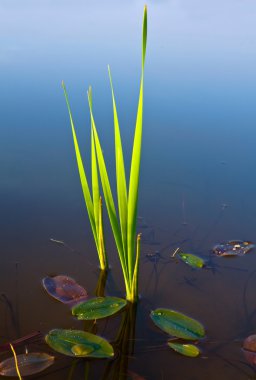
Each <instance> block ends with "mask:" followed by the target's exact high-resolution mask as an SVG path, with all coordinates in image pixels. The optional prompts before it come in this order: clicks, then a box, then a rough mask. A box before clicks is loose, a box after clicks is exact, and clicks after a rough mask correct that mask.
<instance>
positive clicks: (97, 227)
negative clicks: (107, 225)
mask: <svg viewBox="0 0 256 380" xmlns="http://www.w3.org/2000/svg"><path fill="white" fill-rule="evenodd" d="M62 87H63V90H64V95H65V99H66V103H67V107H68V113H69V118H70V124H71V129H72V136H73V141H74V147H75V154H76V160H77V167H78V172H79V176H80V181H81V186H82V190H83V195H84V200H85V205H86V208H87V212H88V216H89V220H90V224H91V229H92V233H93V237H94V241H95V245H96V248H97V252H98V256H99V262H100V269H102V270H106V269H107V268H108V260H107V255H106V249H105V239H104V229H103V218H102V199H101V197H100V192H99V181H98V170H97V162H96V155H95V146H94V138H93V134H91V172H92V196H91V192H90V188H89V185H88V181H87V176H86V172H85V169H84V165H83V161H82V157H81V153H80V148H79V145H78V140H77V136H76V130H75V126H74V121H73V117H72V113H71V108H70V104H69V100H68V95H67V91H66V87H65V84H64V82H63V81H62Z"/></svg>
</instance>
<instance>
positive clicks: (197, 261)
mask: <svg viewBox="0 0 256 380" xmlns="http://www.w3.org/2000/svg"><path fill="white" fill-rule="evenodd" d="M177 255H178V256H179V257H180V258H181V260H182V261H184V263H186V264H188V265H190V266H191V267H192V268H203V267H204V266H205V262H204V260H203V259H201V257H198V256H195V255H192V254H191V253H182V252H180V253H177Z"/></svg>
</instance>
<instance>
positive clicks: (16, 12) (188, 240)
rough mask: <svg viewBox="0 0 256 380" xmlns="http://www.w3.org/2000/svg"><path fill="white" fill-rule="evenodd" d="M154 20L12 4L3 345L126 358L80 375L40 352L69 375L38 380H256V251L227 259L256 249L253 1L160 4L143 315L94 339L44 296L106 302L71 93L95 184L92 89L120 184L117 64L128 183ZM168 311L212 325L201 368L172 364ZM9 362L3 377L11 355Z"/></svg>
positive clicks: (149, 124) (2, 173)
mask: <svg viewBox="0 0 256 380" xmlns="http://www.w3.org/2000/svg"><path fill="white" fill-rule="evenodd" d="M143 5H144V3H143V2H141V1H137V2H135V1H130V2H127V3H126V4H123V2H119V1H114V0H111V1H109V2H107V4H106V2H103V1H98V0H97V1H94V2H93V3H91V2H89V1H79V0H77V1H74V2H73V3H72V4H71V3H70V2H68V1H55V2H54V4H52V2H50V1H41V0H39V1H37V2H36V4H35V3H34V2H32V1H29V0H26V1H22V2H17V1H4V0H2V1H1V4H0V14H1V20H2V21H1V26H0V34H1V40H2V42H1V47H0V84H1V93H0V99H1V132H0V136H1V137H0V237H1V246H0V247H1V248H0V249H1V265H0V294H1V297H0V344H3V343H6V342H9V341H12V340H15V339H18V338H19V337H22V336H25V335H27V334H30V333H31V332H34V331H38V330H39V331H41V332H42V334H43V335H44V334H46V333H47V332H48V331H49V330H50V329H52V328H76V329H83V328H93V329H95V332H97V333H98V334H99V335H102V336H104V337H105V338H107V339H108V340H109V341H110V342H112V343H113V344H114V346H115V348H116V356H115V358H114V360H111V361H107V360H97V361H96V360H80V361H78V362H76V361H75V362H74V360H72V359H71V358H66V357H64V356H61V355H58V354H55V353H53V351H52V350H51V349H50V348H49V347H47V346H46V345H45V344H44V343H43V342H42V341H38V342H34V343H33V344H30V345H29V346H28V349H29V351H45V352H48V353H51V354H53V355H55V356H56V360H55V364H54V365H53V366H51V367H49V369H47V370H46V371H44V372H42V373H41V374H37V375H33V376H31V379H49V380H51V379H56V380H57V379H95V380H96V379H102V380H103V379H105V380H108V379H127V380H128V379H133V380H134V379H147V380H154V379H159V380H165V379H171V378H172V379H183V380H193V379H200V380H201V379H206V378H207V379H209V380H213V379H214V380H215V379H221V380H222V379H223V380H227V379H238V380H240V379H241V380H243V379H254V378H255V371H254V370H253V368H251V367H250V366H249V365H248V364H247V363H246V361H245V358H244V356H243V353H242V351H241V346H242V342H243V340H244V339H245V338H246V337H247V336H248V335H251V334H254V333H255V332H256V300H255V292H254V289H255V286H256V256H255V255H256V250H255V249H254V250H252V251H251V252H249V253H248V254H246V255H245V256H242V257H236V258H225V257H214V256H213V255H212V247H213V246H214V245H215V244H217V243H220V242H225V241H229V240H232V239H241V240H249V241H252V242H254V243H255V242H256V232H255V225H256V199H255V194H256V174H255V166H256V165H255V164H256V158H255V157H256V154H255V141H256V133H255V125H256V107H255V102H256V74H255V73H256V69H255V67H256V27H255V15H256V4H255V2H253V1H251V0H248V1H245V2H244V1H243V2H242V1H238V0H237V1H229V0H225V1H219V0H217V1H215V2H208V3H207V2H204V1H202V0H196V1H194V2H191V1H187V0H184V1H174V0H173V1H168V0H166V1H164V0H163V1H160V2H157V3H156V2H153V1H149V2H148V51H147V60H146V67H145V89H144V92H145V98H144V125H143V128H144V129H143V150H142V163H141V182H140V192H139V210H138V216H139V218H138V231H139V232H141V233H142V252H141V266H140V283H139V284H140V285H139V286H140V302H139V303H138V306H137V310H130V309H128V311H125V312H122V313H120V314H119V315H117V316H114V317H111V318H109V319H107V320H104V321H101V322H99V323H97V325H96V326H87V325H85V324H84V323H83V322H79V321H76V320H75V319H74V318H73V317H72V316H71V313H70V310H69V308H68V307H67V306H65V305H62V304H60V303H58V302H57V301H55V300H53V299H51V298H50V297H49V296H48V295H47V293H46V292H45V290H44V289H43V287H42V284H41V280H42V278H44V277H45V276H48V275H57V274H66V275H68V276H71V277H73V278H75V279H76V280H77V282H78V283H79V284H81V285H82V286H84V287H85V288H86V290H87V291H88V294H89V296H94V295H95V290H96V287H97V283H98V280H99V274H100V271H99V269H98V258H97V253H96V249H95V246H94V242H93V237H92V233H91V230H90V225H89V221H88V217H87V212H86V209H85V205H84V201H83V196H82V192H81V188H80V182H79V176H78V172H77V167H76V161H75V154H74V148H73V142H72V136H71V131H70V126H69V120H68V114H67V109H66V105H65V99H64V96H63V91H62V88H61V80H62V79H64V80H65V83H66V86H67V89H68V93H69V96H70V102H71V106H72V110H73V114H74V119H75V124H76V128H77V133H78V137H79V141H80V142H81V143H80V144H81V147H82V148H83V152H84V159H85V165H86V167H88V168H89V164H90V162H89V158H90V152H89V148H90V144H89V141H90V120H89V110H88V106H87V99H86V90H87V89H88V86H89V85H92V88H93V101H94V112H95V119H96V123H97V128H98V131H99V133H100V137H101V140H102V144H103V149H104V154H105V158H106V161H107V166H108V168H109V169H110V171H111V170H112V169H113V170H112V175H113V177H112V180H113V178H114V153H113V152H114V136H113V120H112V118H113V116H112V104H111V93H110V86H109V81H108V73H107V64H110V65H111V69H112V76H113V82H114V88H115V93H116V98H117V107H118V112H119V119H120V125H121V133H122V139H123V145H124V152H125V158H126V162H127V170H128V168H129V157H130V153H131V146H132V137H133V130H134V123H135V115H136V107H137V100H138V92H139V78H140V46H141V45H140V43H141V21H142V12H143ZM112 185H113V188H114V187H115V184H114V182H113V181H112ZM105 216H106V211H105ZM105 219H106V218H105ZM106 231H107V234H106V239H107V248H108V253H109V261H110V263H111V271H110V273H109V275H108V278H107V282H106V288H105V294H106V295H112V296H120V297H123V296H124V295H125V290H124V284H123V279H122V274H121V269H120V264H119V261H118V258H117V253H116V248H115V245H114V242H113V239H112V236H111V233H110V227H109V225H108V224H107V221H106ZM50 239H56V240H61V241H64V242H65V245H61V244H57V243H54V242H52V241H51V240H50ZM178 247H180V249H181V250H182V251H184V252H187V253H192V254H195V255H199V256H201V257H203V258H204V259H205V260H206V261H209V265H208V266H209V268H208V269H202V270H194V269H192V268H190V267H189V266H187V265H186V264H184V263H183V262H181V261H179V260H174V259H171V255H172V253H173V252H174V251H175V249H176V248H178ZM158 307H163V308H170V309H174V310H177V311H180V312H182V313H184V314H187V315H189V316H191V317H192V318H195V319H197V320H199V321H200V322H202V323H203V325H204V326H205V328H206V338H205V340H203V342H201V343H200V347H201V349H202V354H201V356H200V357H199V358H194V359H191V358H186V357H183V356H181V355H179V354H176V353H175V352H173V351H172V350H171V349H170V348H168V346H167V344H166V342H167V340H168V336H167V335H166V334H165V333H163V332H161V331H160V330H159V329H158V328H157V327H155V326H154V325H153V322H152V321H151V319H150V317H149V315H150V311H151V310H153V309H155V308H158ZM24 349H25V348H24V347H19V348H17V353H22V352H24ZM0 355H1V357H0V360H1V361H2V360H3V359H5V358H6V357H9V356H11V353H10V352H9V353H6V352H5V353H0ZM135 374H137V375H138V377H135V376H136V375H135ZM86 376H87V377H86ZM139 376H140V377H139Z"/></svg>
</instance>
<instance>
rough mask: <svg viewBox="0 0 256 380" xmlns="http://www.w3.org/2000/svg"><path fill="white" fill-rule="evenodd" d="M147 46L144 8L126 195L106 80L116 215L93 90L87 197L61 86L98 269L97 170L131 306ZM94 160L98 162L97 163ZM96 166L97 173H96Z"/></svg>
mask: <svg viewBox="0 0 256 380" xmlns="http://www.w3.org/2000/svg"><path fill="white" fill-rule="evenodd" d="M146 44H147V8H146V6H145V8H144V15H143V31H142V70H141V80H140V93H139V101H138V110H137V118H136V126H135V132H134V142H133V150H132V158H131V169H130V180H129V191H128V194H127V181H126V174H125V165H124V158H123V149H122V141H121V135H120V129H119V122H118V115H117V109H116V102H115V95H114V89H113V84H112V78H111V73H110V68H108V71H109V79H110V85H111V93H112V102H113V114H114V134H115V159H116V185H117V199H118V211H119V212H118V215H119V218H118V217H117V212H116V208H115V203H114V199H113V195H112V191H111V186H110V182H109V177H108V172H107V168H106V164H105V160H104V155H103V152H102V148H101V143H100V139H99V136H98V132H97V129H96V125H95V120H94V116H93V109H92V90H91V88H89V91H88V103H89V108H90V116H91V161H92V193H93V198H92V197H91V194H90V189H89V185H88V181H87V178H86V174H85V170H84V166H83V162H82V158H81V154H80V149H79V146H78V141H77V137H76V132H75V128H74V123H73V118H72V114H71V109H70V105H69V101H68V96H67V91H66V88H65V85H64V83H63V84H62V85H63V89H64V94H65V98H66V102H67V106H68V111H69V116H70V123H71V128H72V134H73V140H74V145H75V152H76V158H77V165H78V170H79V175H80V180H81V184H82V189H83V193H84V199H85V203H86V207H87V211H88V215H89V219H90V223H91V228H92V231H93V235H94V240H95V244H96V247H97V250H98V255H99V260H100V266H101V268H102V269H105V268H106V266H107V256H106V251H105V244H104V233H103V223H102V202H101V200H100V198H99V181H98V171H97V170H98V169H99V174H100V178H101V184H102V189H103V193H104V198H105V202H106V207H107V211H108V216H109V220H110V224H111V227H112V231H113V235H114V239H115V242H116V246H117V251H118V254H119V259H120V263H121V267H122V272H123V277H124V282H125V288H126V298H127V300H128V301H130V302H135V301H136V300H137V298H138V272H139V258H140V234H138V235H137V236H136V223H137V204H138V188H139V173H140V157H141V142H142V121H143V87H144V63H145V55H146ZM96 156H97V162H96ZM97 163H98V169H97Z"/></svg>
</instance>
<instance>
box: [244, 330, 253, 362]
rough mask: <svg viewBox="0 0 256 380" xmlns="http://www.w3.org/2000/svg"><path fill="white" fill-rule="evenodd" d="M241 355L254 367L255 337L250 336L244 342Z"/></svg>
mask: <svg viewBox="0 0 256 380" xmlns="http://www.w3.org/2000/svg"><path fill="white" fill-rule="evenodd" d="M243 353H244V356H245V359H246V360H247V362H248V363H250V364H251V365H253V366H254V367H255V366H256V335H250V336H248V338H246V339H245V340H244V343H243Z"/></svg>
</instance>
